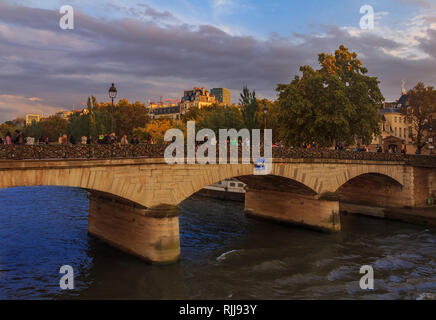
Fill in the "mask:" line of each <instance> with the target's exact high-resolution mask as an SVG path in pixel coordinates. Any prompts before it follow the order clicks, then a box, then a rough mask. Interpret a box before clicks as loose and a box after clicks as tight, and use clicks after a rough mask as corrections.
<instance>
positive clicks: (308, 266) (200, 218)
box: [0, 187, 436, 299]
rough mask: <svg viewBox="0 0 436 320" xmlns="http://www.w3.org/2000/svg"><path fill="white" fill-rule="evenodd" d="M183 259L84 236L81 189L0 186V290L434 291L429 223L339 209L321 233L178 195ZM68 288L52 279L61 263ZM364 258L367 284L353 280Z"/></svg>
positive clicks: (385, 294) (131, 295) (262, 295)
mask: <svg viewBox="0 0 436 320" xmlns="http://www.w3.org/2000/svg"><path fill="white" fill-rule="evenodd" d="M181 207H182V215H181V217H180V231H181V244H182V260H181V261H180V263H178V264H175V265H170V266H150V265H147V264H145V263H143V262H142V261H140V260H138V259H136V258H133V257H131V256H129V255H126V254H124V253H121V252H119V251H117V250H115V249H112V248H111V247H109V246H107V245H106V244H104V243H103V242H101V241H99V240H97V239H95V238H92V237H90V236H88V234H87V217H88V213H87V212H88V199H87V195H86V192H85V191H83V190H80V189H73V188H58V187H27V188H11V189H3V190H0V299H67V298H68V299H69V298H74V299H93V298H102V299H106V298H107V299H421V298H435V297H436V232H435V230H434V229H433V230H428V229H425V228H424V227H419V226H412V225H407V224H402V223H397V222H392V221H386V220H378V219H371V218H362V217H354V216H353V217H351V216H342V217H341V218H342V223H343V232H342V233H340V234H336V235H328V234H322V233H317V232H313V231H308V230H301V229H297V228H289V227H283V226H277V225H273V224H268V223H265V222H260V221H256V220H252V219H246V218H245V217H244V215H243V204H242V203H235V202H225V201H219V200H211V199H205V198H195V197H193V198H190V199H188V200H186V201H185V202H184V203H183V204H182V205H181ZM62 265H71V266H72V267H73V268H74V270H75V290H72V291H62V290H61V289H60V288H59V279H60V277H61V276H62V275H60V274H59V268H60V267H61V266H62ZM362 265H372V266H373V267H374V271H375V290H374V291H363V290H361V289H360V286H359V280H360V277H361V276H362V275H360V274H359V270H360V267H361V266H362Z"/></svg>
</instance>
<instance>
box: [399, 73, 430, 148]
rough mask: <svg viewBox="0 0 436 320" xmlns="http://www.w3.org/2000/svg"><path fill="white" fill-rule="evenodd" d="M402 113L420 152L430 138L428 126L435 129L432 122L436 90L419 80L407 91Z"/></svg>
mask: <svg viewBox="0 0 436 320" xmlns="http://www.w3.org/2000/svg"><path fill="white" fill-rule="evenodd" d="M402 113H403V114H404V115H405V117H406V121H408V122H409V123H410V124H411V126H412V130H411V132H410V137H411V138H412V142H413V144H414V145H415V146H416V147H417V149H418V150H419V152H420V153H421V150H422V148H424V147H425V146H426V144H427V142H428V138H430V130H429V129H430V127H431V128H432V129H435V128H434V127H433V126H432V125H433V123H432V122H433V120H434V118H435V113H436V90H435V89H434V88H433V87H432V86H428V87H425V85H424V83H422V82H419V83H418V84H417V85H416V86H415V87H414V88H413V89H410V90H409V92H407V107H406V108H404V109H403V110H402ZM432 116H433V117H432Z"/></svg>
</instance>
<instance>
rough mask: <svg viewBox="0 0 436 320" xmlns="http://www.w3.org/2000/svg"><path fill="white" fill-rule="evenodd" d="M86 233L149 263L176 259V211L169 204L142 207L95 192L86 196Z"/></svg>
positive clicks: (178, 246)
mask: <svg viewBox="0 0 436 320" xmlns="http://www.w3.org/2000/svg"><path fill="white" fill-rule="evenodd" d="M89 199H90V204H89V220H88V232H89V234H91V235H92V236H95V237H97V238H99V239H101V240H103V241H104V242H106V243H108V244H110V245H112V246H114V247H116V248H118V249H120V250H122V251H124V252H126V253H129V254H132V255H135V256H137V257H139V258H140V259H143V260H145V261H147V262H149V263H155V264H167V263H174V262H177V261H178V260H179V258H180V239H179V209H178V208H177V207H175V206H170V205H159V206H156V207H153V208H144V207H141V206H139V205H136V204H133V203H131V202H129V201H126V200H123V199H121V198H118V197H114V196H111V195H108V194H102V193H99V192H94V191H92V192H90V193H89Z"/></svg>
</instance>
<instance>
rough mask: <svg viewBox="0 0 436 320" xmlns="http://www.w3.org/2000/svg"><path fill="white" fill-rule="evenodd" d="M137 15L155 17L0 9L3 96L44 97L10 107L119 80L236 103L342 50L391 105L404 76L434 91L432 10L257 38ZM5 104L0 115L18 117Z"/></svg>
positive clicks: (136, 95)
mask: <svg viewBox="0 0 436 320" xmlns="http://www.w3.org/2000/svg"><path fill="white" fill-rule="evenodd" d="M141 12H142V13H143V14H144V15H145V16H148V17H151V18H150V19H139V20H138V19H134V18H129V19H122V20H116V21H115V20H106V19H96V18H93V17H91V16H89V15H87V14H85V13H83V12H80V11H79V10H75V29H74V30H61V29H60V28H59V25H58V22H59V13H58V12H57V11H53V10H43V9H37V8H28V7H22V6H7V5H2V4H0V48H1V53H0V88H1V89H0V90H1V91H0V94H1V95H11V96H18V97H38V98H40V99H42V100H41V101H27V102H26V104H24V100H23V101H22V100H19V102H20V103H17V106H19V108H18V109H17V108H15V107H14V108H15V110H17V114H18V111H19V112H20V114H21V115H24V113H25V112H37V110H34V111H31V110H30V109H31V108H32V107H35V109H37V108H39V107H41V108H42V106H43V103H42V101H43V102H44V103H46V104H47V105H49V106H57V107H56V109H70V108H71V105H73V104H75V105H78V104H79V103H80V102H81V101H84V99H86V97H87V96H89V95H91V94H94V95H95V96H96V97H97V99H98V100H99V101H108V97H107V90H108V88H109V85H110V83H111V82H113V81H114V82H115V83H116V86H117V89H118V92H119V96H120V98H123V97H126V98H128V99H129V100H142V101H144V100H148V99H151V100H158V99H159V97H160V96H164V97H165V98H180V97H181V96H182V94H183V90H185V89H189V88H192V87H193V86H206V87H208V88H211V87H221V86H222V87H227V88H229V89H231V90H232V97H233V101H237V99H238V95H239V91H240V90H241V88H242V86H243V85H245V84H247V85H248V86H249V87H250V88H253V89H256V92H257V93H258V94H259V96H260V97H268V98H275V96H276V93H275V91H274V90H275V88H276V86H277V83H284V82H289V81H290V79H291V78H292V77H293V76H294V75H295V74H297V73H298V69H299V66H301V65H305V64H310V65H312V66H316V64H317V56H318V53H320V52H333V51H334V50H335V49H337V48H338V47H339V45H341V44H344V45H345V46H346V47H348V48H350V50H352V51H357V52H358V54H359V57H360V58H361V60H362V61H363V63H364V65H365V66H366V67H367V68H368V69H369V72H370V74H371V75H373V76H377V77H379V79H380V80H381V81H382V83H381V87H382V91H383V93H384V95H385V96H386V97H387V98H388V99H389V100H392V99H396V98H398V95H399V94H400V93H401V80H403V79H404V80H406V82H407V84H408V85H410V86H413V85H414V84H416V83H417V82H418V81H424V82H426V83H428V84H433V85H435V79H434V74H436V63H435V62H436V60H435V59H436V57H435V52H436V50H435V49H436V48H435V44H436V36H435V34H434V33H435V31H434V30H433V29H432V27H431V25H430V24H429V23H428V19H430V18H431V17H433V14H425V15H423V16H421V17H420V18H416V19H415V20H413V19H412V20H409V21H406V22H404V24H403V25H401V28H398V29H396V30H393V29H390V28H389V27H387V26H383V24H382V22H383V17H384V16H385V15H386V14H384V15H380V17H379V19H380V25H379V26H378V29H376V30H374V31H373V32H369V31H362V30H360V29H355V28H349V27H348V28H338V27H332V26H321V32H320V33H318V34H315V33H311V34H296V33H294V34H292V35H291V36H290V37H288V38H286V37H279V36H271V37H270V38H269V39H266V40H259V39H256V38H254V37H250V36H242V35H232V34H229V33H227V32H225V31H223V30H222V29H221V28H217V27H215V26H211V25H189V24H185V23H182V22H180V21H178V22H177V23H166V22H165V21H167V20H168V19H169V20H171V21H172V22H173V20H172V14H171V13H169V12H166V11H156V10H154V9H152V8H151V7H149V6H143V7H142V11H141ZM132 14H133V13H132ZM31 102H34V103H36V102H38V103H39V105H38V104H32V103H31ZM4 106H5V105H4ZM21 106H23V107H22V108H23V110H21V109H20V108H21ZM5 108H6V107H5ZM8 108H9V109H8V111H0V112H1V114H0V119H5V118H6V116H5V115H4V114H7V115H8V116H10V115H11V116H12V114H13V113H11V111H10V107H8ZM4 110H6V109H4ZM38 110H39V109H38ZM46 110H52V109H51V108H48V109H46Z"/></svg>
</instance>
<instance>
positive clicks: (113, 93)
mask: <svg viewBox="0 0 436 320" xmlns="http://www.w3.org/2000/svg"><path fill="white" fill-rule="evenodd" d="M116 97H117V88H115V85H114V83H113V82H112V86H111V87H110V88H109V98H111V99H112V111H111V133H112V132H114V99H115V98H116Z"/></svg>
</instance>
